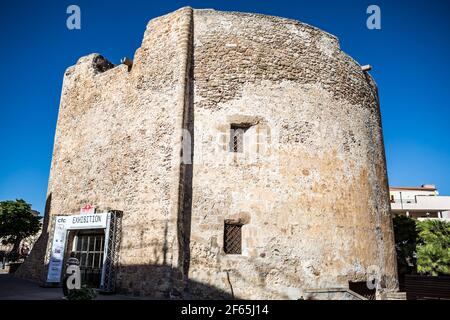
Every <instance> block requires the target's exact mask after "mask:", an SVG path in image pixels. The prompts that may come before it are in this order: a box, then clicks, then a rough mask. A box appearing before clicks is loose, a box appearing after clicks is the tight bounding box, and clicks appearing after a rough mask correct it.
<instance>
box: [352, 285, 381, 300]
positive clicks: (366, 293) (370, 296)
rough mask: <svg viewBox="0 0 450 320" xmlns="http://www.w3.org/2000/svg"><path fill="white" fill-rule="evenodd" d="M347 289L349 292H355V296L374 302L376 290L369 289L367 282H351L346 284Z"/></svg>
mask: <svg viewBox="0 0 450 320" xmlns="http://www.w3.org/2000/svg"><path fill="white" fill-rule="evenodd" d="M348 287H349V289H350V290H352V291H354V292H356V293H357V294H359V295H361V296H363V297H364V298H366V299H367V300H375V298H376V290H375V288H374V289H369V288H368V287H367V282H365V281H357V282H353V281H350V282H349V283H348Z"/></svg>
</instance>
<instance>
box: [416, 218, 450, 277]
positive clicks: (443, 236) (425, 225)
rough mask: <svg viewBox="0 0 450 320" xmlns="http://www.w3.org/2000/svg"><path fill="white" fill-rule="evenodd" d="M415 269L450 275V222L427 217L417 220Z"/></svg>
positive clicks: (422, 272) (430, 273)
mask: <svg viewBox="0 0 450 320" xmlns="http://www.w3.org/2000/svg"><path fill="white" fill-rule="evenodd" d="M417 232H418V240H417V248H416V251H417V271H418V272H419V273H421V274H428V275H432V276H438V275H450V223H449V222H447V221H444V220H434V219H427V220H423V221H418V222H417Z"/></svg>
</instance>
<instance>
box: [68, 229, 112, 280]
mask: <svg viewBox="0 0 450 320" xmlns="http://www.w3.org/2000/svg"><path fill="white" fill-rule="evenodd" d="M104 247H105V233H104V232H103V230H101V231H99V230H85V231H78V232H77V234H76V235H75V239H74V245H73V251H74V252H75V255H76V258H77V259H78V260H79V261H80V273H81V284H82V285H83V284H85V285H88V286H90V287H93V288H99V287H100V282H101V276H102V268H103V250H104Z"/></svg>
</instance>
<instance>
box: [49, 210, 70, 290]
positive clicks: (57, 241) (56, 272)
mask: <svg viewBox="0 0 450 320" xmlns="http://www.w3.org/2000/svg"><path fill="white" fill-rule="evenodd" d="M66 234H67V229H66V226H65V218H64V217H61V216H57V217H56V222H55V233H54V234H53V243H52V251H51V253H50V263H49V265H48V274H47V282H59V281H60V279H61V270H62V264H63V260H64V248H65V246H66Z"/></svg>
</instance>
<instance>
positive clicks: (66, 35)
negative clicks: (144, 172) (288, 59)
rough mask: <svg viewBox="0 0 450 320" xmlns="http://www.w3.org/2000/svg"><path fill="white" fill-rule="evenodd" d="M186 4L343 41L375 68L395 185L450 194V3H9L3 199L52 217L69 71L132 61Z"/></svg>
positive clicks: (1, 116)
mask: <svg viewBox="0 0 450 320" xmlns="http://www.w3.org/2000/svg"><path fill="white" fill-rule="evenodd" d="M70 4H77V5H79V6H80V8H81V14H82V16H81V27H82V28H81V30H74V31H73V30H72V31H70V30H68V29H67V28H66V19H67V16H68V15H67V14H66V8H67V6H68V5H70ZM370 4H377V5H379V6H380V8H381V17H382V25H381V26H382V29H381V30H368V29H367V28H366V18H367V16H368V15H367V14H366V8H367V6H368V5H370ZM186 5H190V6H192V7H194V8H215V9H220V10H233V11H246V12H257V13H264V14H270V15H277V16H284V17H288V18H293V19H297V20H300V21H302V22H306V23H308V24H311V25H314V26H316V27H319V28H321V29H323V30H325V31H328V32H330V33H332V34H334V35H336V36H338V37H339V39H340V41H341V46H342V49H343V50H344V51H346V52H347V53H348V54H350V55H351V56H352V57H353V58H355V59H356V60H357V61H358V62H360V63H361V64H371V65H372V66H373V67H374V69H373V71H372V72H371V74H372V75H373V76H374V77H375V79H376V81H377V83H378V85H379V90H380V97H381V111H382V116H383V127H384V137H385V145H386V152H387V161H388V173H389V182H390V184H391V185H420V184H423V183H434V184H436V185H437V186H438V187H439V189H440V191H441V194H447V195H450V125H449V120H450V107H449V104H450V90H449V85H450V62H449V57H450V52H449V49H450V36H449V31H450V19H449V17H448V16H449V14H450V10H449V9H450V1H430V0H429V1H412V0H409V1H378V0H374V1H364V0H359V1H357V0H347V1H339V2H338V1H331V0H330V1H323V0H309V1H294V0H292V1H285V0H259V1H256V0H254V1H245V0H239V1H232V0H226V1H225V0H224V1H144V0H141V1H139V0H127V1H123V0H121V1H113V0H110V1H104V0H96V1H92V0H90V1H81V0H72V1H64V0H57V1H56V0H53V1H50V0H49V1H23V0H2V1H1V6H0V43H1V50H0V63H1V70H0V121H1V125H0V200H6V199H15V198H23V199H25V200H26V201H28V202H30V203H31V204H32V205H33V208H34V209H37V210H39V211H41V212H43V210H44V203H45V197H46V191H47V179H48V175H49V170H50V161H51V155H52V149H53V137H54V132H55V127H56V119H57V114H58V106H59V98H60V93H61V85H62V79H63V73H64V70H65V69H66V68H67V67H68V66H71V65H73V64H75V62H76V61H77V59H78V58H79V57H80V56H83V55H86V54H88V53H91V52H98V53H101V54H103V55H104V56H105V57H107V58H108V59H109V60H111V61H112V62H114V63H119V60H120V58H121V57H123V56H130V57H132V56H133V54H134V51H135V50H136V49H137V48H138V47H139V46H140V42H141V40H142V36H143V32H144V30H145V26H146V24H147V22H148V20H150V19H151V18H153V17H156V16H159V15H162V14H165V13H167V12H170V11H173V10H175V9H178V8H179V7H182V6H186Z"/></svg>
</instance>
